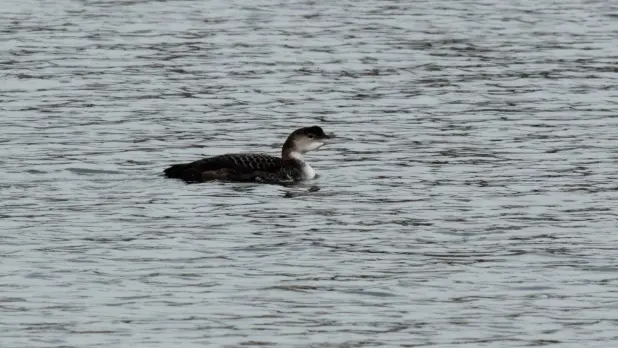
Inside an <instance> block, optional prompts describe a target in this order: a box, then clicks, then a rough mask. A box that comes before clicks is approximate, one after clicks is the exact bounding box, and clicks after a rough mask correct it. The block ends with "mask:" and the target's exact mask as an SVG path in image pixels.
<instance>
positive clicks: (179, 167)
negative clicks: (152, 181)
mask: <svg viewBox="0 0 618 348" xmlns="http://www.w3.org/2000/svg"><path fill="white" fill-rule="evenodd" d="M188 169H189V164H187V163H183V164H174V165H173V166H171V167H169V168H167V169H165V170H164V171H163V172H164V173H165V176H167V177H168V178H172V179H183V178H184V177H185V176H186V175H187V171H188Z"/></svg>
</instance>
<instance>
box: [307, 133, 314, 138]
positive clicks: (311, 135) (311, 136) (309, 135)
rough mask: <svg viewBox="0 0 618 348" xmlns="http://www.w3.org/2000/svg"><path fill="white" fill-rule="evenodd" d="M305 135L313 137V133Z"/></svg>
mask: <svg viewBox="0 0 618 348" xmlns="http://www.w3.org/2000/svg"><path fill="white" fill-rule="evenodd" d="M307 136H308V137H309V138H313V137H315V135H313V134H307Z"/></svg>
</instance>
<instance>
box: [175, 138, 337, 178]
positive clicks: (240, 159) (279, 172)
mask: <svg viewBox="0 0 618 348" xmlns="http://www.w3.org/2000/svg"><path fill="white" fill-rule="evenodd" d="M332 137H333V135H327V134H326V133H324V130H322V128H321V127H318V126H313V127H304V128H300V129H297V130H295V131H294V132H292V134H290V135H289V136H288V138H287V140H286V141H285V143H284V144H283V148H282V149H281V158H279V157H274V156H270V155H266V154H261V153H232V154H225V155H219V156H214V157H208V158H204V159H201V160H197V161H194V162H191V163H182V164H175V165H173V166H171V167H169V168H167V169H165V171H164V173H165V176H167V177H168V178H175V179H181V180H184V181H185V182H187V183H198V182H207V181H212V180H221V181H236V182H257V183H267V184H280V185H286V184H293V183H297V182H299V181H302V180H311V179H313V178H315V177H316V173H315V171H314V170H313V168H311V166H310V165H309V164H308V163H307V162H305V160H304V158H303V154H304V153H306V152H309V151H313V150H317V149H319V148H320V147H322V146H323V145H324V144H325V143H326V141H327V140H328V139H331V138H332Z"/></svg>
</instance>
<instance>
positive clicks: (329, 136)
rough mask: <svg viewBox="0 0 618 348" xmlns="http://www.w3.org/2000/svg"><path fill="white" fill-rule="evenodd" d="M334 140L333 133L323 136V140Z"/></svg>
mask: <svg viewBox="0 0 618 348" xmlns="http://www.w3.org/2000/svg"><path fill="white" fill-rule="evenodd" d="M333 138H335V133H330V134H325V135H324V139H326V140H328V139H333Z"/></svg>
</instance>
